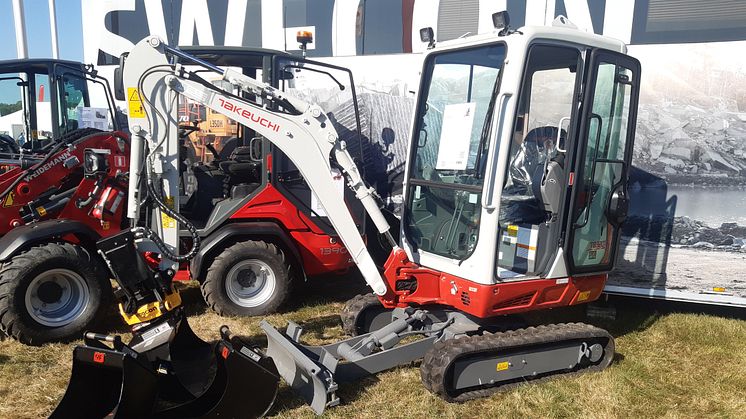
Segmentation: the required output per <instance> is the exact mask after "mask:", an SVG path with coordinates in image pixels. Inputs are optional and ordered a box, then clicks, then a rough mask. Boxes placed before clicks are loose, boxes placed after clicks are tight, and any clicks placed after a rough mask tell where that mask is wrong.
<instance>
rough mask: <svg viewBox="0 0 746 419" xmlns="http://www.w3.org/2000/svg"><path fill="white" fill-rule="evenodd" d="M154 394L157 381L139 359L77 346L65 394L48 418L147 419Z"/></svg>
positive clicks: (108, 350)
mask: <svg viewBox="0 0 746 419" xmlns="http://www.w3.org/2000/svg"><path fill="white" fill-rule="evenodd" d="M102 346H103V345H102ZM157 394H158V377H157V376H156V374H155V373H154V372H153V371H152V368H151V367H150V365H148V364H146V363H143V362H142V360H141V359H139V357H136V356H133V354H129V353H126V352H121V351H117V350H113V349H103V348H101V347H98V346H86V345H83V346H78V347H76V348H75V350H74V351H73V369H72V375H71V377H70V382H69V383H68V385H67V390H66V391H65V395H64V396H63V397H62V400H61V401H60V403H59V405H57V408H56V409H55V410H54V412H52V415H51V416H50V418H55V419H56V418H103V417H115V418H125V417H132V418H136V417H147V416H148V415H149V414H151V412H152V411H153V407H154V405H155V400H156V396H157Z"/></svg>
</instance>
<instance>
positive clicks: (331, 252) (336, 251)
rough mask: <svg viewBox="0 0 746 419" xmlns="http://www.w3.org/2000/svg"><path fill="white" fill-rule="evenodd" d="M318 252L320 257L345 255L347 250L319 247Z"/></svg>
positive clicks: (343, 248)
mask: <svg viewBox="0 0 746 419" xmlns="http://www.w3.org/2000/svg"><path fill="white" fill-rule="evenodd" d="M319 251H320V252H321V255H322V256H328V255H345V254H347V248H345V247H321V248H319Z"/></svg>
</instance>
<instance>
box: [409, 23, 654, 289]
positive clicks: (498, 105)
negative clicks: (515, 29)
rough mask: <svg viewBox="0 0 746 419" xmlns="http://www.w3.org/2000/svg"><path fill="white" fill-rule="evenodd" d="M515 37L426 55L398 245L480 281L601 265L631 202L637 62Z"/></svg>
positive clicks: (607, 262) (426, 262)
mask: <svg viewBox="0 0 746 419" xmlns="http://www.w3.org/2000/svg"><path fill="white" fill-rule="evenodd" d="M552 29H555V30H557V31H562V30H566V29H564V28H561V27H556V28H552ZM510 40H517V41H519V42H520V43H521V45H520V46H519V47H518V48H515V47H513V48H510V47H509V46H508V42H506V41H504V40H501V39H499V38H498V39H497V40H495V41H494V42H471V43H467V45H463V46H462V45H458V46H453V47H450V48H445V47H444V48H443V49H442V50H439V51H437V52H435V51H434V52H431V53H430V54H429V55H428V56H427V58H426V59H425V65H424V69H423V78H422V84H421V86H420V91H419V92H420V93H419V98H418V101H417V105H416V106H417V108H416V109H417V110H416V117H415V122H414V132H413V134H412V142H411V146H410V153H409V165H408V170H407V174H406V188H405V195H406V197H405V203H406V205H405V208H406V209H405V212H404V214H403V220H402V238H403V240H402V242H403V246H404V248H405V249H406V250H407V253H408V255H409V256H410V258H411V260H413V261H415V262H417V263H418V264H420V265H422V266H427V267H429V268H433V269H437V270H439V271H441V272H444V273H448V274H451V275H454V276H458V277H461V278H468V279H469V281H472V282H474V283H475V284H476V285H478V286H482V285H483V286H491V285H495V284H500V283H503V282H514V281H525V280H531V279H537V278H559V277H568V276H572V275H576V274H577V275H582V274H587V273H603V272H607V271H608V270H610V268H611V266H612V263H613V261H614V258H615V255H616V251H617V243H618V238H619V226H620V224H621V222H622V221H624V218H625V216H626V209H627V205H628V198H627V186H626V182H627V175H628V171H629V166H630V160H631V158H632V143H633V136H634V122H635V117H636V115H635V112H636V103H637V95H638V86H639V73H640V70H639V63H637V62H636V60H634V59H632V58H630V57H629V56H626V55H624V54H622V53H621V52H612V51H611V50H609V49H605V48H602V45H598V46H595V47H594V46H591V45H577V44H573V43H572V42H569V41H565V42H563V41H560V40H558V39H546V38H542V37H541V36H532V35H531V34H528V33H526V34H525V35H524V36H513V37H510ZM511 46H512V45H511ZM607 48H608V47H607ZM475 289H476V288H475ZM464 291H465V292H466V293H469V291H468V290H464ZM600 291H601V287H598V288H597V289H594V290H593V294H594V295H593V297H594V298H595V296H597V295H598V293H600ZM475 294H477V295H478V293H475ZM590 297H591V296H590V295H589V296H588V297H587V298H590Z"/></svg>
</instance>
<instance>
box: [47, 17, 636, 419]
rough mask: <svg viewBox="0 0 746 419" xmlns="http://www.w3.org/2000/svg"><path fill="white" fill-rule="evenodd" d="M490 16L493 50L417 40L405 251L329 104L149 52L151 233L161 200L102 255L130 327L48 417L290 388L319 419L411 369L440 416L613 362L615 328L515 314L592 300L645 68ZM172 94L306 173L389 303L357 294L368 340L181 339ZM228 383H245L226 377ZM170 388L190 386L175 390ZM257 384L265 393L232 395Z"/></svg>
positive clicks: (604, 261) (138, 52) (257, 398)
mask: <svg viewBox="0 0 746 419" xmlns="http://www.w3.org/2000/svg"><path fill="white" fill-rule="evenodd" d="M493 21H494V22H495V26H496V29H497V30H496V32H495V33H493V34H485V35H477V36H473V37H468V38H462V39H458V40H454V41H450V42H443V43H436V42H435V40H434V39H433V31H432V29H427V28H426V29H423V30H422V32H421V34H422V38H423V41H424V42H428V43H429V44H430V46H431V47H432V48H431V49H430V50H429V51H428V53H427V55H426V57H425V60H424V65H423V70H422V80H421V85H420V88H419V90H418V98H417V103H416V112H415V114H414V121H413V124H412V135H411V138H410V146H409V159H408V164H407V168H406V174H405V184H404V190H405V198H404V213H403V219H402V223H401V231H400V234H401V239H400V241H399V242H396V241H395V240H394V239H393V238H392V234H391V232H390V231H389V225H388V223H387V222H386V220H385V217H384V216H383V215H382V214H381V212H380V210H379V207H378V203H377V202H376V197H375V194H374V193H373V191H372V190H371V189H370V188H369V187H368V186H366V185H365V184H364V182H362V179H361V177H360V173H359V171H358V169H357V166H356V165H355V163H354V161H353V160H352V158H351V157H350V154H349V152H348V150H347V144H346V143H345V142H344V141H341V140H340V138H339V136H338V134H337V133H336V131H335V128H334V125H333V124H331V121H330V119H329V117H328V116H327V115H326V114H325V112H323V110H322V109H320V108H319V107H318V106H317V105H314V104H312V103H308V102H306V101H304V100H300V99H298V98H297V97H294V96H292V95H289V94H287V93H286V92H282V91H279V90H277V89H274V88H272V87H271V86H269V85H267V84H264V83H262V82H259V81H256V80H254V79H252V78H250V77H246V76H245V75H243V74H240V73H238V72H236V71H232V70H230V69H229V70H224V69H221V68H219V67H216V66H213V65H211V64H210V63H207V62H199V61H198V60H195V59H194V57H190V56H189V55H188V54H185V53H184V52H182V51H180V50H178V49H175V48H172V47H169V46H168V45H165V44H164V43H163V42H162V41H161V40H159V39H158V38H155V37H154V38H148V39H146V40H143V41H142V42H140V43H139V44H137V45H136V46H135V47H134V49H133V50H132V52H131V53H130V55H129V57H128V59H127V61H126V62H125V65H124V83H125V86H127V88H128V89H129V88H132V89H137V91H138V92H139V94H140V96H141V97H142V98H143V102H144V103H145V104H146V106H145V109H146V111H145V114H144V115H142V116H141V117H138V116H133V115H130V126H131V127H132V128H133V136H132V147H133V148H134V149H135V150H141V152H142V154H141V156H142V157H141V158H142V160H141V161H142V162H143V163H144V164H143V165H142V166H138V167H141V169H142V170H140V171H133V172H132V173H131V175H130V182H131V183H130V185H131V186H130V189H129V191H130V194H134V198H135V199H130V200H129V203H130V208H129V211H128V216H129V217H134V218H135V219H137V217H138V214H139V211H132V210H133V209H137V208H133V207H132V204H133V203H138V202H141V201H145V202H153V206H152V207H148V209H151V210H152V211H151V218H150V221H151V222H152V223H149V224H147V225H142V226H140V227H137V228H134V229H131V230H127V231H124V232H123V233H121V234H119V235H117V236H114V237H112V238H110V239H106V240H104V241H102V242H100V243H99V248H100V250H101V253H102V254H103V255H104V257H105V258H106V259H107V260H108V261H109V262H110V263H109V267H110V269H111V270H112V274H113V275H114V276H115V277H116V278H117V280H118V282H119V284H120V287H121V292H120V293H119V294H120V296H121V301H122V307H123V309H122V314H123V315H124V316H125V317H128V318H131V319H134V320H136V321H137V326H136V328H135V329H134V330H133V336H132V338H131V340H130V342H129V343H127V344H125V343H123V342H122V341H121V340H120V339H119V338H117V337H114V336H106V335H97V334H94V333H89V334H87V340H86V345H82V346H79V347H77V348H76V349H75V353H74V361H73V374H72V377H71V381H70V384H69V387H68V391H67V392H66V394H65V396H64V397H63V399H62V401H61V402H60V404H59V405H58V406H57V408H56V410H55V411H54V413H53V414H52V417H69V416H71V415H74V414H75V415H78V416H80V415H84V416H87V417H103V416H107V415H111V416H113V417H130V416H152V417H159V416H164V417H171V416H179V417H195V416H208V417H217V416H220V417H256V416H260V415H262V414H264V413H266V411H267V410H268V409H269V408H270V407H271V405H272V402H273V400H274V396H275V393H276V390H277V386H278V382H279V379H280V378H282V379H284V380H285V381H286V382H287V383H288V384H289V385H290V386H291V387H292V388H293V389H294V390H296V391H297V393H298V394H299V395H300V396H301V397H303V398H304V399H305V400H306V401H307V402H308V403H309V404H310V405H311V408H312V409H313V411H314V412H315V413H317V414H321V413H322V412H323V411H324V410H325V409H326V408H328V407H331V406H334V405H336V404H338V403H340V400H339V398H338V397H337V395H336V390H337V389H338V387H339V385H344V384H343V383H344V382H348V381H352V380H358V379H360V378H361V377H364V376H366V375H371V374H375V373H377V372H380V371H383V370H386V369H390V368H393V367H395V366H399V365H405V364H408V363H410V362H411V361H413V360H416V359H422V363H421V365H420V371H421V377H422V381H423V384H424V385H425V387H426V388H427V389H428V390H430V391H432V392H433V393H435V394H437V395H438V396H440V397H442V398H444V399H445V400H448V401H464V400H469V399H473V398H477V397H485V396H489V395H490V394H492V393H494V392H496V391H499V390H501V389H506V388H511V387H514V386H516V385H519V384H522V383H526V382H531V381H537V382H538V381H542V380H546V379H549V378H551V377H554V376H561V375H563V374H568V373H578V372H581V371H596V370H602V369H603V368H605V367H606V366H608V365H609V364H610V363H611V362H612V360H613V356H614V339H613V337H612V336H611V335H610V334H609V333H608V332H606V331H605V330H602V329H600V328H597V327H594V326H590V325H585V324H549V325H544V326H541V327H536V328H525V329H521V328H515V327H514V326H511V323H512V320H511V321H508V320H507V319H506V315H509V314H518V313H522V312H529V311H536V310H545V309H550V308H556V307H566V306H570V305H576V304H582V303H586V302H589V301H593V300H595V299H596V298H597V297H598V296H599V294H600V293H601V290H602V289H603V286H604V282H605V280H606V276H607V273H608V271H609V270H610V269H612V268H613V266H614V262H615V256H616V253H617V248H618V239H619V231H620V230H619V228H620V225H621V224H622V223H623V222H624V220H625V218H626V214H627V207H628V198H627V178H628V171H629V165H630V160H631V156H632V153H631V151H632V144H633V140H634V132H635V122H636V109H637V102H638V95H639V85H640V84H639V81H640V66H639V62H638V61H636V60H635V59H633V58H631V57H629V56H627V55H626V54H625V51H626V48H625V46H624V44H623V43H621V42H619V41H616V40H612V39H609V38H605V37H601V36H597V35H592V34H588V33H585V32H581V31H579V30H577V29H576V28H575V27H574V26H573V25H571V24H569V23H568V22H567V20H566V19H565V18H564V17H561V18H558V19H557V20H556V21H555V23H554V25H553V26H551V27H523V28H520V29H519V30H511V29H510V28H509V27H508V26H507V22H508V18H507V14H506V13H505V12H502V13H497V14H495V15H494V16H493ZM436 44H437V45H436ZM184 59H189V60H191V62H196V63H197V64H200V65H201V66H202V67H203V69H205V70H211V71H213V72H216V73H218V74H219V75H221V76H222V79H223V80H224V81H225V82H226V83H225V87H227V86H228V85H230V86H231V87H233V88H236V89H238V90H239V91H240V92H243V93H244V94H245V95H242V96H239V95H236V94H233V93H232V92H231V91H229V90H227V89H225V88H219V87H216V86H215V85H213V84H211V83H210V82H208V81H206V79H205V78H204V77H203V75H204V74H203V73H201V72H199V71H192V70H188V69H187V68H185V67H184V66H183V65H181V64H180V61H181V60H184ZM177 94H178V95H184V96H186V97H188V98H190V99H191V100H194V101H198V102H200V103H203V104H204V105H205V106H207V107H209V108H211V109H213V110H215V111H218V112H221V113H224V114H226V115H231V117H233V118H235V119H236V120H237V121H238V122H239V123H241V124H242V125H244V126H247V127H251V128H252V129H254V130H255V131H256V132H257V133H258V134H260V135H262V136H263V137H264V138H266V139H267V140H268V141H271V142H272V143H273V144H274V145H275V146H276V147H277V148H279V149H281V150H282V151H283V152H284V153H285V154H286V155H287V156H288V157H289V158H290V159H291V160H292V161H293V162H294V163H295V164H296V166H297V167H298V170H299V171H300V172H301V174H302V175H303V177H304V178H305V179H306V181H307V182H308V184H309V186H310V187H311V189H312V190H313V191H314V193H315V194H316V195H317V197H318V199H319V201H320V203H321V205H322V206H323V208H324V210H325V212H326V214H327V215H328V216H329V220H330V222H331V223H332V224H333V226H334V229H335V230H336V232H337V234H338V235H339V237H340V239H341V240H342V242H343V243H344V245H345V247H346V248H347V250H348V252H349V254H350V255H351V257H352V258H353V260H354V261H355V264H356V265H357V267H358V268H359V269H360V271H361V273H362V275H363V277H364V279H365V281H366V282H367V284H368V285H369V286H370V287H371V289H372V291H373V293H374V294H375V295H376V300H377V302H376V301H375V300H373V299H372V298H371V297H359V298H356V299H355V301H352V302H350V304H349V305H348V310H347V312H346V313H345V316H344V317H345V319H344V321H345V324H346V327H345V328H346V329H347V330H351V331H352V332H354V333H353V334H356V335H357V336H352V337H350V338H349V339H346V340H343V341H341V342H337V343H333V344H329V345H324V346H306V345H303V344H302V343H301V334H302V329H301V327H300V326H299V325H297V324H294V323H292V322H291V323H290V324H289V325H288V327H287V330H286V332H284V333H283V332H280V331H278V330H277V329H275V328H274V327H272V326H271V325H270V324H269V323H267V322H266V321H264V322H262V323H261V328H262V329H263V331H264V332H265V333H266V335H267V340H268V347H267V348H266V349H265V350H261V349H259V348H256V347H249V346H247V345H245V344H243V343H242V342H241V341H240V339H236V338H233V339H228V336H227V335H228V331H227V330H223V331H222V332H223V335H224V336H223V339H221V340H220V341H218V342H217V343H214V344H212V345H209V344H206V343H205V342H201V341H199V340H198V339H196V338H195V337H194V334H193V333H191V331H190V330H189V329H188V324H187V321H186V319H185V317H184V314H183V311H182V310H181V308H180V307H179V302H180V301H179V297H178V293H176V292H175V291H173V288H172V286H171V277H172V275H173V273H174V266H175V262H177V261H179V260H183V259H188V258H189V257H191V256H193V255H194V254H195V253H196V252H197V251H198V250H197V249H198V247H199V242H197V241H196V240H195V241H194V242H193V243H192V247H191V249H189V250H188V251H186V252H185V253H183V254H177V253H176V252H175V249H176V246H175V245H176V244H177V241H176V240H174V239H173V238H172V237H175V234H174V235H172V234H171V233H172V232H171V231H169V229H173V231H174V232H175V230H176V224H177V223H182V224H185V225H186V226H187V227H188V228H190V229H192V227H190V226H189V224H188V220H186V219H185V218H184V217H182V216H181V215H180V214H178V213H177V212H176V211H174V210H172V209H171V207H170V205H167V204H166V203H167V202H170V200H171V197H174V199H176V197H175V195H176V193H177V184H176V182H171V181H169V179H170V178H171V176H172V174H173V173H175V172H173V169H171V168H169V167H167V165H166V164H163V163H165V162H162V161H160V160H159V154H160V153H162V152H165V150H166V147H169V146H171V143H172V142H173V140H172V138H171V137H172V135H173V134H169V133H173V132H175V128H176V118H175V116H174V115H175V114H174V111H175V107H174V105H173V104H174V100H173V99H174V98H175V95H177ZM156 115H157V116H158V117H157V118H156ZM135 160H137V159H135ZM332 167H337V168H338V169H339V170H340V171H341V172H342V173H343V174H344V176H345V178H346V180H347V185H348V186H349V187H350V188H351V189H352V190H353V191H355V196H356V197H357V198H358V199H359V200H360V202H361V203H362V205H363V206H364V208H365V210H366V212H367V213H368V214H369V216H370V218H371V220H372V221H373V223H374V224H375V226H376V228H377V229H378V231H379V232H380V233H381V234H382V235H383V236H384V237H387V238H388V240H389V241H390V242H391V245H392V247H393V249H392V251H391V255H390V257H389V259H388V261H387V262H386V265H385V267H384V269H383V270H382V271H380V270H378V269H377V267H376V264H375V263H374V262H373V260H372V258H371V256H370V253H369V252H368V251H367V248H366V246H365V243H364V241H363V239H362V237H361V236H360V234H359V231H358V229H357V226H356V224H355V221H354V218H353V217H352V215H351V214H350V212H349V210H348V208H347V206H346V205H345V203H344V201H343V200H342V199H340V197H339V195H338V192H337V190H336V186H335V183H334V179H333V176H332V175H331V174H330V169H331V168H332ZM145 197H147V200H145ZM171 220H173V222H171ZM146 248H149V249H155V250H159V251H160V255H161V259H160V266H159V267H157V268H149V267H148V266H147V265H146V264H145V263H144V262H142V260H141V259H138V258H139V252H138V249H146ZM128 255H129V256H128ZM128 258H129V259H128ZM125 260H127V261H130V262H127V263H123V262H122V261H125ZM413 336H417V337H419V339H414V340H412V339H411V337H413ZM239 364H240V367H237V365H239ZM206 365H209V366H211V367H209V368H208V367H206ZM234 367H236V368H240V369H241V371H243V372H244V375H241V376H236V375H235V374H233V375H232V374H231V368H234ZM226 374H227V376H229V377H230V379H227V380H226ZM99 377H106V380H105V381H103V380H102V379H100V378H99ZM104 382H105V383H106V384H107V385H106V386H104V385H102V383H104ZM160 382H168V383H173V382H178V383H180V384H181V387H180V389H182V390H183V391H179V392H176V391H174V390H175V389H176V386H174V385H169V386H165V387H164V386H160V385H159V383H160ZM244 384H246V385H250V386H253V387H252V388H255V387H260V388H262V389H263V391H261V392H256V393H252V392H250V391H249V392H245V393H243V396H242V397H236V398H233V394H235V393H236V392H238V391H239V390H237V389H240V388H241V387H242V386H243V385H244ZM216 394H221V395H222V397H216V396H215V395H216ZM196 405H198V406H200V408H199V410H197V409H196V408H192V406H196ZM81 409H84V410H81Z"/></svg>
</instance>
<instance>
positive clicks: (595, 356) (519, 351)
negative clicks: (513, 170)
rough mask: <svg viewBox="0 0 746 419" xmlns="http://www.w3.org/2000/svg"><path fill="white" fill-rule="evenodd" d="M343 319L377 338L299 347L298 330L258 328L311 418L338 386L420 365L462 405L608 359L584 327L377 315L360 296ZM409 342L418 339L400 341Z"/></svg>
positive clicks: (598, 366)
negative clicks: (355, 321) (353, 321)
mask: <svg viewBox="0 0 746 419" xmlns="http://www.w3.org/2000/svg"><path fill="white" fill-rule="evenodd" d="M366 302H368V303H369V304H366ZM350 308H353V309H357V310H359V311H357V312H351V311H350ZM366 311H367V313H366ZM343 317H344V319H345V320H344V321H343V322H344V323H346V324H345V329H347V330H350V329H351V327H350V319H361V320H363V319H364V320H363V321H361V322H360V323H359V324H358V328H357V329H354V328H353V329H352V330H357V331H366V330H365V328H366V327H371V330H372V329H375V330H372V331H369V332H367V333H365V334H361V335H359V336H355V337H352V338H349V339H347V340H344V341H341V342H337V343H334V344H330V345H324V346H304V345H302V344H301V343H300V336H301V334H302V328H301V327H300V326H298V325H297V324H295V323H293V322H290V323H289V325H288V328H287V331H286V332H285V333H282V332H280V331H278V330H276V329H275V328H274V327H272V326H271V325H270V324H269V323H267V322H264V321H263V322H262V323H261V328H262V329H263V331H264V332H265V333H266V334H267V337H268V343H269V346H268V349H267V353H266V354H267V356H269V357H270V358H272V359H273V360H274V361H275V363H276V365H277V366H278V371H279V374H280V375H281V376H282V377H283V378H284V379H285V381H287V382H288V384H289V385H290V386H291V387H292V388H293V389H294V390H295V391H296V392H298V393H299V394H300V395H301V396H302V397H303V398H304V399H306V401H307V402H308V403H309V404H310V405H311V408H312V409H313V410H314V412H315V413H316V414H321V413H323V411H324V409H326V408H327V407H331V406H335V405H336V404H338V403H339V399H338V397H337V396H336V390H337V388H338V383H343V382H350V381H355V380H357V379H359V378H361V377H363V376H366V375H372V374H375V373H378V372H381V371H384V370H387V369H390V368H393V367H396V366H399V365H405V364H408V363H410V362H412V361H416V360H418V359H423V361H422V363H421V365H420V374H421V378H422V382H423V384H424V385H425V387H426V388H427V389H428V390H430V391H431V392H433V393H435V394H437V395H438V396H440V397H441V398H443V399H445V400H447V401H450V402H463V401H467V400H471V399H475V398H480V397H485V396H489V395H490V394H492V393H495V392H497V391H501V390H507V389H510V388H513V387H515V386H517V385H519V384H521V383H524V382H528V381H541V380H545V379H548V378H550V377H555V376H557V375H566V374H574V373H578V372H581V371H598V370H602V369H604V368H605V367H607V366H608V365H609V364H610V363H611V362H612V360H613V356H614V339H613V337H612V336H611V335H610V334H609V333H608V332H606V331H605V330H603V329H600V328H597V327H594V326H591V325H587V324H582V323H567V324H549V325H543V326H538V327H525V328H515V325H514V324H511V323H507V324H506V323H500V322H496V321H495V320H494V319H490V320H484V319H477V318H474V317H471V316H468V315H465V314H464V313H461V312H458V311H455V310H452V309H447V308H440V307H432V308H423V309H415V308H407V309H394V310H382V309H381V307H380V305H379V306H376V305H375V304H374V303H373V301H372V298H365V297H364V296H358V297H356V298H355V299H353V300H352V301H351V302H350V303H348V305H347V310H346V311H345V312H344V314H343ZM360 325H362V329H361V328H360ZM378 326H382V327H380V328H377V327H378ZM376 328H377V329H376ZM411 336H419V337H420V338H419V339H417V340H412V339H406V340H405V338H408V337H411Z"/></svg>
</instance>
